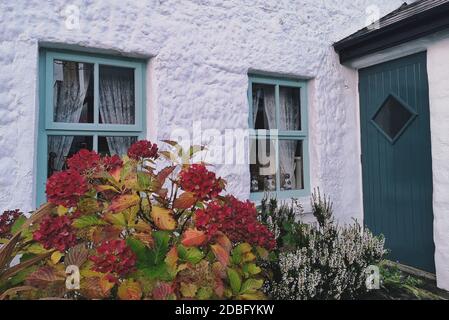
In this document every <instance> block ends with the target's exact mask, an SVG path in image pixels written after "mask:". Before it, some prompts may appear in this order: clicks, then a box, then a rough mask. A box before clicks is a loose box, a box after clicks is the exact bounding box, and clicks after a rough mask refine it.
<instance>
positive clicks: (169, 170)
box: [156, 166, 176, 186]
mask: <svg viewBox="0 0 449 320" xmlns="http://www.w3.org/2000/svg"><path fill="white" fill-rule="evenodd" d="M175 168H176V166H171V167H166V168H164V169H162V170H161V171H159V172H158V174H157V175H156V178H157V180H158V181H159V183H160V184H161V186H162V185H164V183H165V180H166V179H167V177H168V176H169V175H170V174H171V173H172V172H173V171H174V170H175Z"/></svg>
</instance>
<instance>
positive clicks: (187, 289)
mask: <svg viewBox="0 0 449 320" xmlns="http://www.w3.org/2000/svg"><path fill="white" fill-rule="evenodd" d="M179 291H180V292H181V294H182V295H183V297H185V298H193V297H195V295H196V292H197V291H198V287H197V286H196V284H194V283H186V282H181V286H180V289H179Z"/></svg>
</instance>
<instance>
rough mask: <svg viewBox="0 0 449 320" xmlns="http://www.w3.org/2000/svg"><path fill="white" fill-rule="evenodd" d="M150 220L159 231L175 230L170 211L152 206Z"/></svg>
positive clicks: (174, 222)
mask: <svg viewBox="0 0 449 320" xmlns="http://www.w3.org/2000/svg"><path fill="white" fill-rule="evenodd" d="M151 218H153V221H154V223H155V224H156V226H157V227H158V228H159V229H161V230H168V231H170V230H174V229H175V228H176V221H175V219H173V216H172V211H171V210H170V209H166V208H161V207H158V206H153V208H152V210H151Z"/></svg>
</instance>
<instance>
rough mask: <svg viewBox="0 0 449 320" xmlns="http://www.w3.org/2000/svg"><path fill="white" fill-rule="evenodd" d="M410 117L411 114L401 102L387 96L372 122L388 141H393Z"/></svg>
mask: <svg viewBox="0 0 449 320" xmlns="http://www.w3.org/2000/svg"><path fill="white" fill-rule="evenodd" d="M412 117H413V113H411V112H410V111H409V110H408V109H407V108H406V107H405V106H404V105H402V103H401V102H399V101H398V100H397V99H396V98H395V97H393V96H389V97H388V99H387V100H386V101H385V103H384V104H383V105H382V106H381V107H380V109H379V111H378V112H377V113H376V115H375V116H374V119H373V120H374V122H375V123H377V125H378V126H379V128H380V129H381V130H383V132H384V133H385V134H386V135H387V136H388V137H390V139H395V138H396V136H397V135H398V134H399V132H401V130H402V129H403V128H404V127H405V126H406V124H407V123H408V121H409V120H410V119H411V118H412Z"/></svg>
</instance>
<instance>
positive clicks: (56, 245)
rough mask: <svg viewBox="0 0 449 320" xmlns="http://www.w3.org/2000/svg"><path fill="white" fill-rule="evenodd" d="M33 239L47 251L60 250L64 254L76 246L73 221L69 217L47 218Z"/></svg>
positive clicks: (43, 220) (41, 223)
mask: <svg viewBox="0 0 449 320" xmlns="http://www.w3.org/2000/svg"><path fill="white" fill-rule="evenodd" d="M33 239H34V240H36V241H37V242H39V243H41V244H42V246H43V247H44V248H45V249H47V250H48V249H58V250H59V251H61V252H63V251H65V250H67V249H68V248H70V247H73V246H74V245H75V244H76V235H75V231H74V229H73V227H72V221H71V220H70V218H69V217H67V216H55V217H53V216H46V217H44V218H43V219H42V221H41V222H40V224H39V229H38V230H36V231H35V232H34V234H33Z"/></svg>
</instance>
